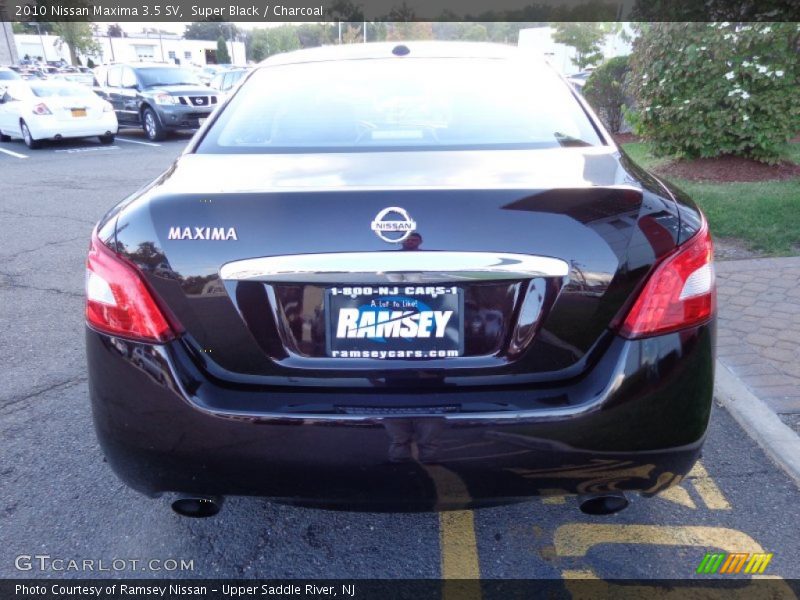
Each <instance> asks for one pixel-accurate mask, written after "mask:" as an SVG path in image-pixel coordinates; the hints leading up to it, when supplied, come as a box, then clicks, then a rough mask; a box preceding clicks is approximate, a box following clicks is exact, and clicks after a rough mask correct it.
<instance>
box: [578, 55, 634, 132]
mask: <svg viewBox="0 0 800 600" xmlns="http://www.w3.org/2000/svg"><path fill="white" fill-rule="evenodd" d="M629 70H630V67H629V66H628V57H627V56H617V57H615V58H611V59H609V60H607V61H606V62H604V63H603V64H602V65H600V66H599V67H597V69H595V70H594V71H593V72H592V74H591V75H590V76H589V79H588V80H587V81H586V85H585V86H584V87H583V95H584V96H585V97H586V99H587V100H588V101H589V104H591V105H592V108H594V109H595V110H596V111H597V113H598V114H599V115H600V118H601V119H603V123H605V126H606V127H608V129H609V131H611V133H619V131H620V129H621V127H622V117H623V106H625V104H626V102H627V93H626V90H627V86H626V81H627V74H628V71H629Z"/></svg>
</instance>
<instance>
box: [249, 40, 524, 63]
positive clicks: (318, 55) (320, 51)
mask: <svg viewBox="0 0 800 600" xmlns="http://www.w3.org/2000/svg"><path fill="white" fill-rule="evenodd" d="M401 53H402V54H401ZM392 56H408V57H412V58H501V59H502V58H505V59H513V58H519V57H521V56H523V54H522V53H521V52H520V50H519V49H518V48H517V47H516V46H508V45H505V44H491V43H486V42H371V43H368V44H340V45H337V46H319V47H317V48H307V49H305V50H295V51H294V52H286V53H282V54H275V55H274V56H270V57H269V58H267V59H266V60H263V61H261V62H260V63H259V66H265V67H266V66H275V65H288V64H298V63H309V62H325V61H340V60H365V59H376V58H391V57H392ZM524 56H526V58H527V57H528V56H529V55H524Z"/></svg>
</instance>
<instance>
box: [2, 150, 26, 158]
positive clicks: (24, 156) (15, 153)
mask: <svg viewBox="0 0 800 600" xmlns="http://www.w3.org/2000/svg"><path fill="white" fill-rule="evenodd" d="M0 152H5V153H6V154H8V155H9V156H13V157H15V158H28V156H27V155H26V154H20V153H19V152H12V151H11V150H6V149H5V148H0Z"/></svg>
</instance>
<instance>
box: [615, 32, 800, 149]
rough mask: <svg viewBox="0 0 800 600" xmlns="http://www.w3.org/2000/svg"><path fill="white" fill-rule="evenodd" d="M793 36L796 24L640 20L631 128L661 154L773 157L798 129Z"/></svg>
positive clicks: (798, 73)
mask: <svg viewBox="0 0 800 600" xmlns="http://www.w3.org/2000/svg"><path fill="white" fill-rule="evenodd" d="M799 40H800V24H798V23H652V24H644V25H642V27H641V32H640V35H639V37H638V38H637V39H636V41H635V42H634V47H633V54H632V55H631V60H630V65H631V84H632V92H633V94H634V96H635V98H636V101H637V106H638V109H637V110H635V111H631V114H630V116H629V118H630V120H631V122H632V124H633V126H634V131H636V133H638V134H639V135H641V136H642V137H644V138H645V139H647V140H649V141H651V142H652V146H653V149H654V151H655V152H656V153H658V154H662V155H666V154H669V155H677V156H681V157H688V158H697V157H713V156H719V155H723V154H734V155H739V156H747V157H751V158H755V159H757V160H761V161H764V162H775V161H777V160H778V159H779V157H780V153H781V151H782V149H783V147H784V145H785V143H786V141H787V140H788V139H789V138H790V137H792V136H793V135H796V134H797V132H798V131H800V88H799V87H798V82H799V81H800V54H798V47H799V46H798V43H799Z"/></svg>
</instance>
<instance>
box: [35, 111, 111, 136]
mask: <svg viewBox="0 0 800 600" xmlns="http://www.w3.org/2000/svg"><path fill="white" fill-rule="evenodd" d="M28 128H29V129H30V132H31V135H32V136H33V138H34V139H36V140H48V139H53V138H55V137H56V136H61V137H63V138H76V137H90V136H95V135H106V134H107V133H112V134H116V133H117V129H118V128H119V126H118V124H117V118H116V116H115V115H114V113H113V112H109V113H103V116H102V117H100V118H99V119H91V120H88V119H86V120H82V119H80V118H76V119H73V120H71V121H59V120H58V119H55V118H47V119H36V120H31V122H30V123H29V124H28Z"/></svg>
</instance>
